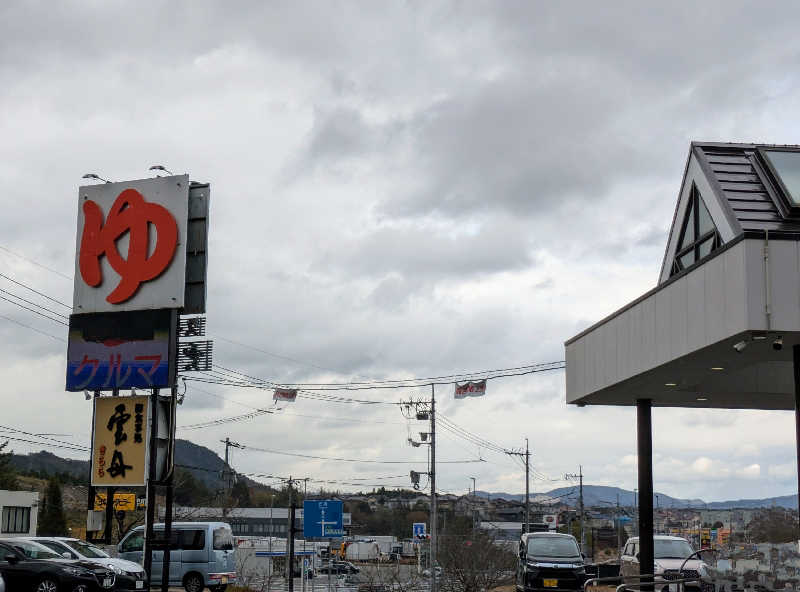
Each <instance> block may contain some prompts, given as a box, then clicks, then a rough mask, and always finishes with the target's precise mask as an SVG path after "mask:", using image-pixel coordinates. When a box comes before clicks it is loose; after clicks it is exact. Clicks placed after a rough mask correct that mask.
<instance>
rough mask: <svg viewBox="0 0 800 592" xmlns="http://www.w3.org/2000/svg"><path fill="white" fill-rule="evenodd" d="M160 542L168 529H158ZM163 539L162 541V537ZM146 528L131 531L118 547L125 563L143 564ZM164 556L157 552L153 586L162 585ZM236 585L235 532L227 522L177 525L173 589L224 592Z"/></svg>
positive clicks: (160, 526) (172, 558) (173, 539)
mask: <svg viewBox="0 0 800 592" xmlns="http://www.w3.org/2000/svg"><path fill="white" fill-rule="evenodd" d="M154 530H155V532H156V538H163V536H164V525H163V524H156V525H155V526H154ZM159 535H160V537H159ZM143 547H144V527H143V526H138V527H136V528H134V529H133V530H131V531H130V532H129V533H128V534H127V535H125V538H124V539H122V541H120V543H119V545H117V550H118V551H119V556H120V557H121V558H122V559H127V560H129V561H135V562H136V563H143V562H144V558H143V557H142V548H143ZM163 561H164V552H163V551H161V550H153V568H152V577H151V578H150V582H151V585H153V584H158V583H160V582H161V572H162V562H163ZM235 582H236V563H235V559H234V549H233V532H232V531H231V527H230V525H229V524H226V523H224V522H174V523H173V524H172V536H171V543H170V554H169V583H170V586H183V587H184V589H185V590H186V592H200V591H201V590H203V589H204V588H206V587H208V588H210V589H211V590H213V591H215V592H222V591H223V590H225V588H226V587H227V585H228V584H232V583H235Z"/></svg>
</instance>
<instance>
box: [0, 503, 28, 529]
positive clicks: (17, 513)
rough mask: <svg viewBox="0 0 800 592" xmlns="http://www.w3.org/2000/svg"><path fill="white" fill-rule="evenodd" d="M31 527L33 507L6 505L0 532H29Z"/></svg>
mask: <svg viewBox="0 0 800 592" xmlns="http://www.w3.org/2000/svg"><path fill="white" fill-rule="evenodd" d="M30 529H31V509H30V508H26V507H23V506H4V507H3V515H2V522H1V523H0V532H3V533H8V534H27V533H29V532H30Z"/></svg>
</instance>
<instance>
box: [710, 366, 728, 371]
mask: <svg viewBox="0 0 800 592" xmlns="http://www.w3.org/2000/svg"><path fill="white" fill-rule="evenodd" d="M711 369H712V370H725V368H723V367H722V366H712V367H711Z"/></svg>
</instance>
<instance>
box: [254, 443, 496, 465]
mask: <svg viewBox="0 0 800 592" xmlns="http://www.w3.org/2000/svg"><path fill="white" fill-rule="evenodd" d="M242 450H249V451H253V452H264V453H267V454H279V455H282V456H294V457H299V458H308V459H312V460H329V461H335V462H354V463H363V464H385V465H414V464H418V463H419V462H420V461H418V460H377V459H363V458H341V457H333V456H316V455H313V454H300V453H296V452H286V451H285V450H274V449H270V448H257V447H255V446H242ZM436 462H437V463H447V464H469V463H479V462H486V461H485V460H483V459H474V460H473V459H469V460H440V461H436Z"/></svg>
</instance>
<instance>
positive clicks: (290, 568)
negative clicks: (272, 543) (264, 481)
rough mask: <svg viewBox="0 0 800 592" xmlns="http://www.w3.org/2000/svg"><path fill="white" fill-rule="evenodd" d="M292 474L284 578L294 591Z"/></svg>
mask: <svg viewBox="0 0 800 592" xmlns="http://www.w3.org/2000/svg"><path fill="white" fill-rule="evenodd" d="M292 493H293V489H292V476H291V475H289V528H287V529H286V534H287V536H288V537H289V541H288V543H289V560H288V561H287V562H286V579H287V582H288V584H289V592H294V496H293V495H292Z"/></svg>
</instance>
